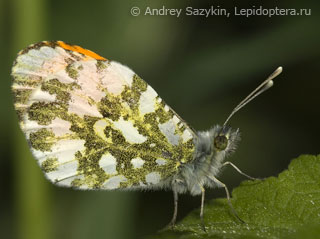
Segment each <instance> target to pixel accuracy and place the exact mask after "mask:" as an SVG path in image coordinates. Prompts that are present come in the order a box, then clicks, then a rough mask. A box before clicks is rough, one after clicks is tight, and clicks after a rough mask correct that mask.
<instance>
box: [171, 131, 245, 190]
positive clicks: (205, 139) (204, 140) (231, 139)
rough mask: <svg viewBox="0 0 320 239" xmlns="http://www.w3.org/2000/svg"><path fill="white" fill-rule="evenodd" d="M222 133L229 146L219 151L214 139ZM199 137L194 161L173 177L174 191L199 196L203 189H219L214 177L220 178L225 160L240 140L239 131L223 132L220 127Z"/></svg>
mask: <svg viewBox="0 0 320 239" xmlns="http://www.w3.org/2000/svg"><path fill="white" fill-rule="evenodd" d="M221 132H222V133H223V134H224V135H226V136H227V138H228V145H227V147H226V149H225V150H222V151H219V150H218V149H216V148H215V146H214V138H215V137H216V136H218V135H219V134H220V133H221ZM197 136H198V137H197V138H196V139H195V140H196V142H195V145H196V151H195V154H194V160H193V161H192V162H190V163H187V164H185V165H181V169H180V172H179V173H178V174H177V175H175V176H173V177H172V181H171V182H172V185H171V186H172V189H173V190H176V191H177V192H178V193H186V192H189V193H190V194H191V195H199V194H201V188H202V187H209V188H213V187H217V183H216V182H215V181H213V180H212V177H216V176H218V174H219V173H220V171H221V167H222V163H223V161H224V159H225V158H226V156H227V155H228V154H230V153H231V152H233V151H234V150H235V148H236V143H237V142H238V141H239V140H240V134H239V132H238V130H236V131H233V130H231V128H226V129H223V130H222V127H221V126H218V125H217V126H215V127H213V128H212V129H210V130H208V131H204V132H197ZM210 177H211V178H210Z"/></svg>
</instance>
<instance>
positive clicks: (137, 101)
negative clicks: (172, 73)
mask: <svg viewBox="0 0 320 239" xmlns="http://www.w3.org/2000/svg"><path fill="white" fill-rule="evenodd" d="M12 76H13V78H14V81H13V85H12V90H13V93H14V97H15V109H16V111H17V113H18V117H19V121H20V126H21V129H22V131H23V132H24V134H25V135H26V138H27V140H28V141H29V144H30V147H31V150H32V153H33V155H34V157H35V158H36V160H37V161H38V163H39V164H40V166H41V168H42V170H43V171H44V172H45V174H46V176H47V178H48V179H49V180H51V181H52V182H54V183H57V184H58V185H62V186H72V187H76V188H81V189H88V188H89V189H96V188H102V189H116V188H129V187H146V186H153V185H158V184H159V183H161V182H162V181H163V180H165V179H167V178H168V177H170V176H172V175H173V174H175V173H177V171H178V168H179V166H180V164H182V163H187V162H190V161H192V160H193V152H194V138H195V137H196V136H195V133H194V132H193V130H191V129H190V128H189V127H188V125H187V124H186V123H185V122H183V121H182V120H181V119H180V117H179V116H178V115H177V114H176V113H175V112H174V111H173V110H172V109H171V108H170V107H169V106H167V105H166V104H165V103H164V101H163V100H162V99H161V98H160V97H159V96H158V94H157V93H156V92H155V91H154V90H153V89H152V87H151V86H149V85H148V84H147V83H146V82H145V81H143V80H142V79H141V78H140V77H139V76H138V75H136V74H135V73H134V72H133V71H132V70H130V69H129V68H128V67H126V66H123V65H121V64H119V63H117V62H114V61H109V60H106V59H105V58H103V57H101V56H99V55H97V54H95V53H93V52H91V51H89V50H85V49H83V48H81V47H78V46H71V45H68V44H66V43H63V42H60V41H58V42H41V43H38V44H35V45H31V46H30V47H28V48H27V49H25V50H23V51H21V52H20V53H19V55H18V57H17V59H16V61H15V63H14V66H13V68H12Z"/></svg>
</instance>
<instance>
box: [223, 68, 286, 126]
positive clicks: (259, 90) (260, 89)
mask: <svg viewBox="0 0 320 239" xmlns="http://www.w3.org/2000/svg"><path fill="white" fill-rule="evenodd" d="M281 72H282V67H281V66H280V67H278V68H277V69H276V70H275V71H274V72H273V73H272V74H271V75H270V76H269V77H268V78H267V79H266V80H265V81H264V82H262V83H261V84H260V85H259V86H258V87H257V88H256V89H255V90H253V91H252V92H251V93H250V94H249V95H248V96H247V97H246V98H244V99H243V100H242V101H241V102H240V103H239V104H238V105H237V106H236V107H235V108H234V109H233V111H232V112H231V114H230V115H229V117H228V118H227V119H226V121H225V122H224V124H223V128H224V126H226V124H227V123H228V121H229V120H230V119H231V117H232V116H233V115H234V114H235V113H236V112H238V111H239V110H240V109H241V108H242V107H243V106H245V105H246V104H248V103H249V102H250V101H251V100H253V99H254V98H256V97H257V96H258V95H260V94H262V93H263V92H265V91H266V90H268V89H269V88H270V87H272V86H273V79H274V78H275V77H277V76H278V75H279V74H280V73H281Z"/></svg>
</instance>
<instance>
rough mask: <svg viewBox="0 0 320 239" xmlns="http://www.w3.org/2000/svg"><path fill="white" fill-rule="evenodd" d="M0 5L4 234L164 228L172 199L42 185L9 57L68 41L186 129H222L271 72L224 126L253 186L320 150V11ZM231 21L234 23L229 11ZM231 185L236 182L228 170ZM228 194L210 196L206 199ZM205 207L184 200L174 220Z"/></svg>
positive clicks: (19, 1)
mask: <svg viewBox="0 0 320 239" xmlns="http://www.w3.org/2000/svg"><path fill="white" fill-rule="evenodd" d="M172 2H173V1H168V0H167V1H163V0H153V1H146V0H137V1H129V0H122V1H115V0H114V1H102V0H101V1H79V0H78V1H53V0H29V1H27V0H0V36H1V37H0V46H1V50H0V53H1V58H0V63H1V64H0V67H1V68H0V69H1V71H0V74H1V81H0V84H1V85H0V90H1V93H0V99H1V100H0V104H1V117H0V122H1V124H0V127H1V134H0V135H1V161H0V175H1V178H0V179H1V180H0V186H1V202H0V203H1V208H0V237H1V238H32V239H39V238H49V239H50V238H78V239H82V238H120V239H121V238H137V237H141V236H143V235H146V234H150V233H153V232H155V231H156V230H159V229H161V228H162V227H163V226H165V225H166V224H167V223H168V222H169V220H170V218H171V214H172V210H173V207H172V195H171V192H107V191H101V192H99V191H94V192H89V191H73V190H71V189H67V188H58V187H56V186H54V185H52V184H50V183H49V182H48V181H46V180H45V178H44V176H43V174H42V172H41V171H40V169H39V167H38V166H37V164H36V161H35V160H34V159H33V158H32V156H31V154H30V152H29V150H28V146H27V143H26V141H25V140H24V138H23V135H22V133H21V132H20V130H19V128H18V124H17V118H16V116H15V113H14V111H13V104H12V97H11V94H10V84H11V77H10V68H11V65H12V62H13V60H14V58H15V55H16V53H17V52H18V51H19V50H21V49H22V48H25V47H26V46H28V45H29V44H31V43H35V42H37V41H42V40H63V41H66V42H69V43H72V44H78V45H80V46H83V47H85V48H88V49H91V50H93V51H95V52H97V53H99V54H100V55H102V56H105V57H106V58H108V59H113V60H116V61H119V62H121V63H123V64H126V65H128V66H129V67H131V68H132V69H133V70H134V71H135V72H136V73H138V74H139V75H140V76H141V77H142V78H143V79H145V80H146V81H147V82H148V83H149V84H150V85H151V86H153V88H154V89H156V91H157V92H158V93H159V95H160V96H161V97H162V98H163V99H164V100H165V101H166V102H167V103H168V104H169V105H170V106H171V107H172V108H173V109H174V110H175V111H176V112H177V113H178V114H179V115H180V116H181V117H182V118H183V119H185V120H186V121H187V122H188V123H189V124H190V125H191V126H193V127H194V128H195V129H197V130H205V129H207V128H209V127H211V126H212V125H213V124H216V123H223V121H224V120H225V118H226V117H227V116H228V114H229V113H230V111H231V110H232V108H233V107H234V106H235V105H236V104H237V103H238V102H239V101H240V100H241V99H242V98H243V97H244V96H246V94H248V93H249V92H250V91H251V90H252V89H253V88H255V87H256V86H257V84H258V83H260V82H261V81H262V80H264V78H265V77H266V76H267V75H269V74H270V73H271V72H272V71H273V70H274V69H275V68H276V67H278V66H280V65H281V66H283V68H284V72H283V73H282V74H281V75H280V76H279V77H278V78H277V79H276V80H275V86H274V87H273V88H272V90H270V91H268V92H266V93H265V94H263V95H262V96H260V97H258V98H257V99H256V100H255V101H254V102H252V103H250V104H249V105H248V106H247V107H245V108H244V109H243V110H242V111H241V112H239V113H238V114H237V115H236V116H235V117H234V118H233V119H232V120H231V121H230V125H231V126H232V127H234V128H238V127H239V128H240V130H241V132H242V141H241V143H240V145H239V149H238V150H237V152H236V153H235V154H233V155H232V156H231V157H230V160H231V161H232V162H234V163H235V164H236V165H237V166H238V167H239V168H241V169H242V170H243V171H244V172H246V173H248V174H249V175H251V176H254V177H268V176H272V175H274V176H275V175H277V174H278V173H279V172H281V171H282V170H284V169H285V168H286V167H287V165H288V163H289V161H290V160H291V159H292V158H294V157H297V156H298V155H300V154H305V153H311V154H318V153H319V151H320V150H319V132H320V126H319V111H320V107H319V100H320V96H319V92H320V81H319V75H320V70H319V65H320V64H319V63H320V46H319V43H320V31H319V23H320V21H319V20H320V14H319V10H320V5H319V2H317V1H298V0H283V1H268V2H267V1H264V2H265V3H264V4H263V6H264V7H265V8H274V7H275V6H277V7H279V8H308V9H309V8H311V9H312V12H311V16H274V17H271V18H270V17H266V16H256V17H251V18H246V17H240V16H230V18H226V17H224V16H211V17H209V18H205V17H200V16H198V17H196V16H189V17H187V16H180V18H177V17H174V16H142V15H141V16H138V17H133V16H131V15H130V9H131V7H133V6H138V7H140V8H141V11H144V9H145V8H146V7H147V6H150V7H162V6H163V5H165V6H166V7H167V8H185V7H187V6H192V7H199V8H200V7H203V8H209V7H210V6H211V5H213V6H215V7H216V6H218V5H219V6H220V7H221V8H228V9H230V10H232V9H233V8H234V7H235V6H238V7H243V8H248V7H249V8H252V5H260V2H261V1H234V2H232V1H229V2H228V3H226V2H225V1H220V2H218V1H202V3H200V1H187V0H176V1H174V3H172ZM231 15H232V14H231ZM221 180H222V181H223V182H225V183H226V184H227V185H229V187H230V188H232V187H234V186H237V185H238V184H239V183H240V182H241V180H243V177H241V176H240V175H239V174H237V173H236V172H235V171H234V170H232V169H231V168H228V169H226V170H225V172H224V174H223V175H222V176H221ZM213 197H225V194H224V192H223V190H221V189H216V190H210V193H208V194H207V198H208V199H209V198H213ZM199 205H200V198H199V197H191V196H189V195H185V196H182V197H181V198H180V208H179V210H180V211H179V218H182V217H183V216H185V215H186V214H187V213H188V212H189V211H190V210H192V209H193V208H197V207H198V206H199Z"/></svg>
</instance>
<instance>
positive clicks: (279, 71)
mask: <svg viewBox="0 0 320 239" xmlns="http://www.w3.org/2000/svg"><path fill="white" fill-rule="evenodd" d="M282 69H283V68H282V66H279V67H278V68H277V69H276V72H277V73H278V74H280V73H281V72H282Z"/></svg>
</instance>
